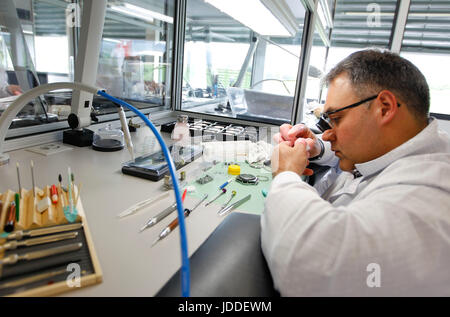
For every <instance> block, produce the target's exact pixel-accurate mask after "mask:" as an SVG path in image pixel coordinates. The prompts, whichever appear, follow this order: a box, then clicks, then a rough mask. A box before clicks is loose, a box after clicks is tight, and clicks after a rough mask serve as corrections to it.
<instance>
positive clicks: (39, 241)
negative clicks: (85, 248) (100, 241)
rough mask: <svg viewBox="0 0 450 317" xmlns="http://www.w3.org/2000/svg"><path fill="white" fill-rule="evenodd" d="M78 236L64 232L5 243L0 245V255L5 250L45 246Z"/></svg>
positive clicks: (75, 233) (74, 233)
mask: <svg viewBox="0 0 450 317" xmlns="http://www.w3.org/2000/svg"><path fill="white" fill-rule="evenodd" d="M77 236H78V232H76V231H75V232H66V233H61V234H54V235H50V236H44V237H40V238H33V239H27V240H23V241H16V240H13V241H10V242H7V243H5V244H4V245H0V253H1V252H3V251H7V250H13V249H16V248H17V247H30V246H33V245H39V244H45V243H50V242H57V241H62V240H67V239H74V238H76V237H77Z"/></svg>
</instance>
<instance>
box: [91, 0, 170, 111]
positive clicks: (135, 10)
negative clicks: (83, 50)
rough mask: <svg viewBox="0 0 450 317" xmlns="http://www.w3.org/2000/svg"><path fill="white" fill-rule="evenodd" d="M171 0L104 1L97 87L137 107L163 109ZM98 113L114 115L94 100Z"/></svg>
mask: <svg viewBox="0 0 450 317" xmlns="http://www.w3.org/2000/svg"><path fill="white" fill-rule="evenodd" d="M173 17H174V0H165V1H161V0H151V1H148V0H147V1H144V0H142V1H128V2H121V3H118V2H117V1H113V0H110V1H108V9H107V12H106V18H105V26H104V29H103V37H102V46H101V52H100V59H99V66H98V73H97V85H98V86H99V87H104V88H106V89H107V91H108V92H109V93H110V94H112V95H113V96H116V97H119V98H122V99H125V100H127V101H128V102H131V103H132V104H134V105H135V106H136V107H137V108H140V109H143V108H150V107H160V106H164V107H166V108H167V107H168V105H169V102H168V101H169V99H168V98H169V97H170V90H171V82H170V79H171V78H170V76H171V71H172V65H171V59H172V53H171V47H172V41H173ZM98 103H99V106H98V107H95V105H94V107H95V108H96V110H97V113H98V114H104V113H109V112H116V109H115V107H114V106H112V105H111V107H107V106H105V102H104V100H101V98H98Z"/></svg>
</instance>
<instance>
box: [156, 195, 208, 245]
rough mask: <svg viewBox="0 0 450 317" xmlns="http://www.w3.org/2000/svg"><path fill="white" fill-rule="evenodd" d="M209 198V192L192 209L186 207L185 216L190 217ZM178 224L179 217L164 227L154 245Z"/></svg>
mask: <svg viewBox="0 0 450 317" xmlns="http://www.w3.org/2000/svg"><path fill="white" fill-rule="evenodd" d="M206 198H208V194H205V196H203V198H202V199H201V200H200V201H199V202H198V203H197V205H195V206H194V208H192V209H188V208H186V209H185V210H184V217H188V216H189V215H190V213H191V212H193V211H194V210H195V209H196V208H197V207H198V206H200V205H201V203H202V202H204V201H205V199H206ZM177 226H178V217H177V218H175V219H174V220H173V221H172V222H171V223H170V224H169V225H168V226H167V227H166V228H164V230H163V231H161V233H160V234H159V236H158V238H157V239H156V240H155V241H154V242H153V244H152V246H154V245H155V244H156V243H157V242H158V241H159V240H161V239H164V238H165V237H167V236H168V235H169V233H171V232H172V231H173V230H174V229H175V228H176V227H177Z"/></svg>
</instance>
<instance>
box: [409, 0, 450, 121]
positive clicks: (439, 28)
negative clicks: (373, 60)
mask: <svg viewBox="0 0 450 317" xmlns="http://www.w3.org/2000/svg"><path fill="white" fill-rule="evenodd" d="M401 55H402V56H403V57H405V58H407V59H408V60H410V61H411V62H412V63H413V64H414V65H416V66H417V67H418V68H419V69H420V71H421V72H422V73H423V74H424V76H425V78H426V79H427V82H428V85H429V87H430V97H431V109H430V112H432V113H438V114H443V115H450V109H449V107H448V100H449V99H450V82H449V80H448V74H449V73H450V3H449V2H448V1H431V0H420V1H419V0H411V4H410V9H409V13H408V19H407V22H406V26H405V32H404V36H403V42H402V48H401Z"/></svg>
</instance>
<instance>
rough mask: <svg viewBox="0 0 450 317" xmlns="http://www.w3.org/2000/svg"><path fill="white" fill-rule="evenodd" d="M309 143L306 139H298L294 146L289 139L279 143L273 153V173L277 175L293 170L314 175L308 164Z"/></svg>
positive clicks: (300, 173)
mask: <svg viewBox="0 0 450 317" xmlns="http://www.w3.org/2000/svg"><path fill="white" fill-rule="evenodd" d="M306 148H307V143H306V141H305V140H304V139H298V140H297V141H296V142H295V143H294V146H293V147H292V146H291V145H290V142H289V141H284V142H281V143H280V144H278V145H277V146H276V147H275V149H274V150H273V154H272V160H271V161H272V175H273V177H275V176H276V175H278V174H280V173H281V172H286V171H291V172H295V173H297V174H298V175H300V176H301V175H308V176H309V175H312V174H313V171H312V170H311V169H309V168H306V166H308V164H309V161H308V157H309V154H308V151H307V150H306Z"/></svg>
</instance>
